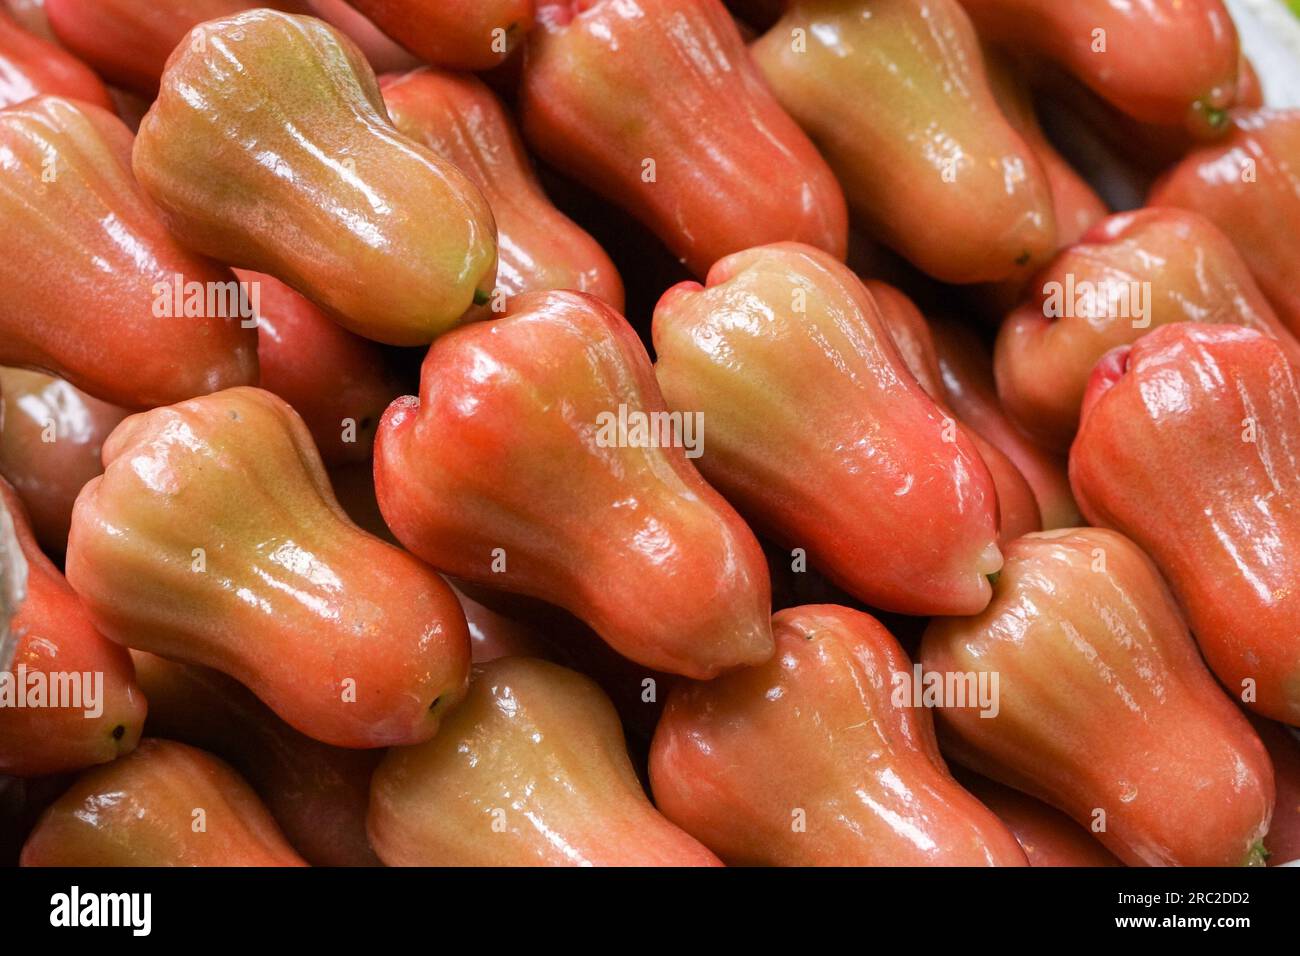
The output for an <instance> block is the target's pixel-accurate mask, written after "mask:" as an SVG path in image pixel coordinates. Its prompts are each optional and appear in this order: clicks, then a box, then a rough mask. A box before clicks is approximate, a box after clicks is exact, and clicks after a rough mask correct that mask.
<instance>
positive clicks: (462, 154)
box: [381, 68, 623, 318]
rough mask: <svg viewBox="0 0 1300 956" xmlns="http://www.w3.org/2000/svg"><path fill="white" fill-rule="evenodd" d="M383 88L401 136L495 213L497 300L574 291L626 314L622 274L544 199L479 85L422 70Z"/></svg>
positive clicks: (486, 311) (506, 124) (485, 310)
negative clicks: (468, 185) (461, 177)
mask: <svg viewBox="0 0 1300 956" xmlns="http://www.w3.org/2000/svg"><path fill="white" fill-rule="evenodd" d="M381 87H382V90H383V94H384V103H385V105H386V106H387V107H388V115H389V116H391V117H392V119H393V124H394V125H395V126H396V127H397V128H398V130H399V131H401V132H402V133H404V134H405V135H406V136H409V137H410V138H411V139H413V140H415V141H416V142H417V143H419V144H421V145H422V146H425V147H427V148H428V149H430V150H431V151H433V152H434V153H436V154H437V155H438V156H440V157H441V158H442V159H444V160H446V161H447V162H449V163H451V164H453V165H454V166H455V167H456V168H457V169H459V170H460V171H461V172H462V173H464V174H465V175H466V176H468V177H469V179H470V180H471V181H472V182H473V183H474V185H475V186H477V187H478V189H479V191H480V192H481V193H482V194H483V197H484V198H485V199H487V201H488V205H489V206H491V207H492V215H493V217H494V218H495V219H496V224H497V255H498V263H497V280H496V288H495V289H494V290H493V295H494V297H496V296H503V297H509V296H514V295H519V294H520V293H522V292H544V291H547V290H550V289H571V290H573V291H576V292H589V293H591V294H592V295H594V296H596V297H597V298H600V299H604V300H605V301H606V302H608V303H609V304H610V305H611V306H613V307H614V309H615V310H617V311H619V312H621V311H622V310H623V280H622V279H621V278H619V274H618V269H617V268H615V266H614V263H613V262H611V261H610V258H609V256H608V255H606V254H605V250H603V249H602V248H601V247H600V245H599V244H598V243H597V242H596V240H595V239H593V238H592V237H591V236H589V235H588V234H587V233H586V232H584V231H583V230H582V229H581V228H580V227H579V226H578V224H577V223H575V222H574V221H573V220H571V219H569V218H568V217H567V216H565V215H564V214H563V213H562V212H560V211H559V210H558V209H556V208H555V206H553V205H552V204H551V201H550V200H549V199H547V198H546V194H545V193H544V192H542V187H541V184H540V183H539V182H538V181H537V176H536V175H535V174H534V173H533V169H532V166H531V164H530V161H529V159H528V154H527V153H526V152H525V151H524V145H523V142H522V141H521V140H520V138H519V134H518V132H516V130H515V127H514V123H513V121H512V120H511V118H510V114H509V113H508V112H507V111H506V109H505V107H504V106H503V105H502V104H501V101H500V100H498V99H497V97H496V95H495V94H494V93H493V92H492V91H491V90H490V89H489V88H488V87H487V86H486V85H485V84H484V83H483V82H482V81H480V80H478V79H476V78H474V77H472V76H467V75H464V74H456V73H448V72H444V71H441V70H433V69H429V68H425V69H420V70H416V71H414V72H411V73H407V74H406V75H404V76H400V77H393V78H388V77H385V79H384V81H383V83H382V84H381ZM501 305H502V306H504V302H502V303H501ZM500 311H501V308H498V309H497V314H499V313H500ZM476 317H478V318H494V317H495V316H494V314H493V313H492V306H491V305H485V306H482V307H480V308H479V309H477V310H476Z"/></svg>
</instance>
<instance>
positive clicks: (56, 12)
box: [45, 0, 306, 99]
mask: <svg viewBox="0 0 1300 956" xmlns="http://www.w3.org/2000/svg"><path fill="white" fill-rule="evenodd" d="M256 6H265V7H279V8H281V9H285V10H295V11H305V10H306V7H305V5H304V4H303V3H300V2H296V0H268V2H264V3H258V2H251V0H163V2H160V0H46V3H45V7H46V13H47V15H48V17H49V20H50V26H51V27H52V28H53V30H54V33H55V35H56V36H57V37H58V40H59V42H60V43H62V44H63V45H64V46H66V47H67V48H68V49H69V50H71V51H72V52H73V53H75V54H76V55H77V56H79V57H81V58H82V59H83V60H85V61H86V62H87V63H89V64H90V65H91V66H93V67H94V68H95V70H96V71H98V72H99V73H100V74H101V75H102V76H104V77H105V78H107V79H108V80H109V81H110V82H111V83H113V84H115V85H117V86H121V87H125V88H126V89H128V90H131V91H133V92H136V93H139V94H140V95H141V96H147V97H149V98H150V99H152V98H153V96H154V94H155V93H157V92H158V78H159V77H160V76H162V72H163V67H164V66H165V65H166V63H167V57H168V56H170V55H171V52H172V50H173V49H175V48H176V46H177V45H178V44H180V43H182V42H184V41H186V40H189V39H192V36H191V33H190V31H191V30H193V29H194V28H195V27H197V26H198V25H199V24H200V23H202V22H204V21H205V20H214V19H216V18H217V17H225V16H230V15H231V14H235V13H238V12H239V11H241V10H249V9H252V8H253V7H256Z"/></svg>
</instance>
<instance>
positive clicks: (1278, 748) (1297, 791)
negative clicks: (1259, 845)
mask: <svg viewBox="0 0 1300 956" xmlns="http://www.w3.org/2000/svg"><path fill="white" fill-rule="evenodd" d="M1247 716H1248V717H1249V718H1250V723H1251V726H1252V727H1254V728H1255V733H1257V734H1259V739H1260V740H1261V741H1262V742H1263V744H1264V749H1265V750H1267V751H1268V758H1269V760H1270V762H1271V763H1272V764H1273V776H1274V779H1275V780H1276V781H1277V807H1276V809H1274V811H1273V823H1272V825H1271V826H1270V827H1269V828H1268V836H1266V837H1264V847H1265V848H1266V849H1267V850H1268V865H1269V866H1281V865H1283V864H1285V863H1290V864H1292V865H1294V864H1295V863H1296V862H1297V861H1300V736H1298V735H1297V731H1295V730H1288V729H1287V728H1286V727H1284V726H1282V725H1281V724H1278V723H1275V722H1273V721H1271V720H1265V719H1264V718H1263V717H1259V716H1256V715H1255V714H1248V715H1247Z"/></svg>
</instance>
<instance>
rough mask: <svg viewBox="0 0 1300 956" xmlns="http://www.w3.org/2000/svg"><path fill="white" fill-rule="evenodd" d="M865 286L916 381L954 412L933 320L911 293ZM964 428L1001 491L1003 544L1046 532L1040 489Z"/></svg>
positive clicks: (876, 284) (874, 283)
mask: <svg viewBox="0 0 1300 956" xmlns="http://www.w3.org/2000/svg"><path fill="white" fill-rule="evenodd" d="M863 285H865V286H866V287H867V291H868V292H870V293H871V297H872V299H874V300H875V302H876V305H877V306H878V307H879V309H880V316H881V318H883V319H884V320H885V326H886V328H888V329H889V335H890V338H892V339H893V340H894V344H895V345H896V346H897V347H898V351H899V354H900V355H902V357H903V362H904V363H905V364H906V365H907V367H908V369H909V370H910V371H911V373H912V374H913V375H914V376H915V377H916V381H917V383H918V384H919V385H920V386H921V387H922V388H923V389H925V393H926V394H927V395H929V396H930V397H931V398H932V399H934V401H935V403H936V404H937V405H939V407H940V408H942V409H944V410H945V411H948V412H949V413H951V411H952V410H951V409H950V408H948V407H947V396H946V395H945V394H944V390H943V373H942V371H941V370H940V368H939V356H938V353H937V351H936V350H935V346H934V337H933V336H932V335H931V334H930V325H929V322H928V321H927V320H926V318H925V316H924V315H922V314H921V310H920V309H918V308H917V307H916V305H915V303H913V302H912V300H911V299H909V298H908V297H907V295H906V294H905V293H903V292H902V291H901V290H899V289H897V288H895V287H894V286H892V285H889V284H888V283H886V282H880V281H878V280H875V279H868V280H867V281H865V282H863ZM959 426H960V428H961V429H962V431H963V432H964V433H965V434H966V437H967V438H968V439H970V441H971V443H972V444H973V445H975V447H976V449H977V450H978V451H979V456H980V458H981V459H982V460H983V461H984V464H985V466H987V467H988V470H989V475H990V477H992V479H993V486H994V489H995V490H996V491H997V498H998V544H1003V543H1004V542H1008V541H1014V540H1015V539H1016V538H1018V537H1020V536H1021V535H1022V534H1029V533H1030V532H1031V531H1041V530H1042V529H1043V522H1042V517H1041V516H1040V515H1039V513H1038V501H1037V500H1036V499H1035V498H1034V490H1033V489H1032V488H1031V487H1030V486H1029V482H1027V481H1026V480H1025V477H1024V475H1022V474H1021V473H1020V470H1019V469H1018V468H1017V467H1016V465H1015V463H1014V462H1013V461H1012V460H1011V459H1010V458H1008V457H1007V456H1006V455H1005V454H1003V452H1002V450H1001V449H999V448H998V447H997V446H996V445H994V444H992V443H990V442H988V441H985V439H984V438H983V437H982V436H981V435H980V434H979V433H978V432H976V431H974V430H973V429H970V428H967V427H966V424H965V423H964V422H959Z"/></svg>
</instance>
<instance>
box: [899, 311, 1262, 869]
mask: <svg viewBox="0 0 1300 956" xmlns="http://www.w3.org/2000/svg"><path fill="white" fill-rule="evenodd" d="M1157 334H1158V333H1157ZM993 591H994V594H993V601H992V603H990V604H989V606H988V608H986V609H985V610H984V612H983V613H981V614H979V615H976V616H974V617H969V618H936V619H934V620H933V621H931V623H930V626H929V627H928V628H927V630H926V632H925V636H924V638H923V639H922V642H921V652H920V661H921V664H922V666H923V667H924V669H925V670H926V671H930V672H939V673H941V674H953V673H956V674H970V673H974V674H979V673H981V672H992V673H998V674H999V675H1000V678H999V694H998V697H999V706H998V712H997V713H996V715H994V716H991V717H981V716H980V710H979V708H978V706H976V707H959V706H943V707H940V708H939V710H938V714H937V716H936V721H937V723H938V727H939V739H940V741H941V743H942V746H943V750H944V753H945V754H947V755H948V756H949V757H950V758H951V759H952V760H954V761H956V762H957V763H960V764H962V765H963V766H965V767H968V768H970V769H971V770H974V771H976V772H978V773H981V774H983V775H984V776H986V777H991V778H992V779H994V780H997V781H998V782H1000V783H1004V784H1007V785H1008V786H1012V787H1015V788H1016V789H1018V790H1022V791H1024V792H1025V793H1028V794H1030V795H1031V796H1035V797H1037V798H1039V799H1040V800H1044V801H1046V802H1047V803H1050V804H1051V805H1053V806H1055V807H1057V808H1058V809H1060V810H1063V811H1065V812H1066V813H1067V814H1068V815H1069V816H1070V817H1072V818H1073V819H1074V820H1075V821H1076V822H1078V823H1079V824H1081V825H1082V826H1084V827H1089V826H1090V825H1091V824H1092V822H1093V820H1094V812H1095V811H1097V810H1101V811H1104V813H1105V830H1104V831H1103V832H1100V833H1098V834H1097V837H1098V839H1100V840H1101V841H1102V843H1103V844H1105V846H1106V847H1107V849H1109V850H1110V851H1111V852H1112V853H1114V854H1115V855H1116V856H1118V857H1119V858H1120V859H1121V860H1123V861H1124V862H1125V863H1127V864H1129V865H1130V866H1140V865H1145V866H1236V865H1246V864H1252V865H1254V864H1259V863H1261V862H1262V846H1261V844H1260V840H1261V839H1262V838H1263V836H1264V833H1265V832H1267V830H1268V823H1269V818H1270V816H1271V815H1272V812H1273V771H1272V768H1271V766H1270V765H1269V762H1268V756H1267V754H1266V753H1265V752H1264V748H1263V746H1262V745H1261V744H1260V742H1259V738H1258V737H1256V736H1255V734H1254V732H1253V731H1252V730H1251V729H1250V725H1249V724H1247V723H1246V720H1245V718H1244V717H1242V716H1241V714H1240V713H1239V712H1238V711H1237V709H1236V708H1235V707H1234V706H1233V704H1232V702H1231V701H1230V700H1229V699H1228V698H1227V697H1226V696H1225V695H1224V693H1223V691H1222V690H1220V688H1219V687H1218V685H1217V684H1215V682H1214V678H1213V677H1212V676H1211V675H1210V672H1209V671H1208V670H1206V669H1205V666H1204V664H1202V663H1201V659H1200V656H1199V655H1198V654H1197V651H1196V645H1195V644H1194V643H1193V642H1192V639H1191V636H1190V635H1189V634H1188V631H1187V625H1186V624H1185V623H1184V622H1183V619H1182V617H1181V615H1180V614H1179V612H1178V608H1177V606H1176V605H1175V604H1174V601H1173V597H1172V596H1171V595H1170V594H1169V591H1168V589H1167V588H1166V587H1165V584H1164V582H1163V581H1162V580H1161V578H1160V574H1159V572H1158V571H1157V570H1156V567H1155V565H1154V564H1152V562H1151V561H1150V559H1149V558H1147V557H1146V555H1145V554H1143V553H1142V551H1141V550H1139V549H1138V548H1137V546H1136V545H1134V544H1133V542H1131V541H1129V540H1127V539H1126V538H1124V537H1123V536H1121V535H1119V534H1116V533H1115V532H1113V531H1109V530H1106V529H1101V528H1078V529H1058V530H1056V531H1046V532H1042V533H1040V534H1031V535H1026V536H1025V537H1023V538H1021V539H1020V540H1019V541H1017V542H1015V543H1014V544H1013V545H1011V547H1010V548H1009V549H1008V551H1007V563H1006V565H1005V567H1004V568H1003V570H1002V575H1001V577H1000V578H999V579H998V582H997V584H995V585H994V588H993ZM946 703H948V704H950V705H951V704H953V703H956V701H951V700H950V701H947V702H946Z"/></svg>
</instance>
